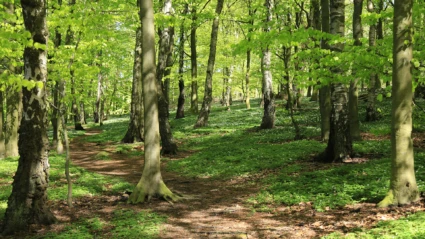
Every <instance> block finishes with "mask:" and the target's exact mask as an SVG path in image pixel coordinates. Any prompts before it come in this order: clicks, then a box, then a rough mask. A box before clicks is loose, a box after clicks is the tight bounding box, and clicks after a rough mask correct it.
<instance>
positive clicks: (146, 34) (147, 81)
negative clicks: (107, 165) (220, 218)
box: [128, 0, 178, 204]
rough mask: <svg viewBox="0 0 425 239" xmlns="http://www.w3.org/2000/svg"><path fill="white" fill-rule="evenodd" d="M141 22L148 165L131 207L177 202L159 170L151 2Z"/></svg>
mask: <svg viewBox="0 0 425 239" xmlns="http://www.w3.org/2000/svg"><path fill="white" fill-rule="evenodd" d="M139 4H140V13H141V19H142V20H141V21H142V32H143V34H142V36H143V47H142V80H143V104H144V108H145V111H144V117H145V125H144V127H145V137H144V138H145V162H144V166H143V173H142V177H141V178H140V180H139V182H138V183H137V185H136V187H135V189H134V191H133V193H132V194H131V195H130V197H129V199H128V202H129V203H133V204H136V203H140V202H144V201H145V200H146V198H147V199H148V200H149V199H150V198H151V197H154V196H159V197H162V198H164V199H166V200H171V201H174V200H177V199H178V197H177V196H176V195H175V194H173V193H172V192H171V191H170V190H169V189H168V188H167V186H166V185H165V183H164V181H163V180H162V176H161V170H160V143H159V140H160V136H159V122H158V121H159V120H158V84H157V81H156V70H155V30H154V22H153V18H154V14H153V3H152V0H144V1H140V3H139Z"/></svg>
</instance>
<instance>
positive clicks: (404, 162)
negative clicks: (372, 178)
mask: <svg viewBox="0 0 425 239" xmlns="http://www.w3.org/2000/svg"><path fill="white" fill-rule="evenodd" d="M412 6H413V1H412V0H405V1H401V0H395V3H394V19H393V20H394V25H393V33H394V36H393V76H392V83H393V87H392V110H391V162H392V163H391V180H390V190H389V192H388V194H387V196H386V197H385V198H384V199H383V200H382V201H381V202H380V203H379V204H378V206H380V207H386V206H389V205H403V204H409V203H411V202H415V201H417V200H419V191H418V187H417V184H416V177H415V168H414V155H413V142H412V97H413V93H412V71H413V69H412V68H413V66H412V63H411V62H412V53H413V51H412V45H413V42H412V40H413V32H412V31H411V28H412V27H413V23H412Z"/></svg>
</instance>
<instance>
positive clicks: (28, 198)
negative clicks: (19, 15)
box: [2, 0, 55, 235]
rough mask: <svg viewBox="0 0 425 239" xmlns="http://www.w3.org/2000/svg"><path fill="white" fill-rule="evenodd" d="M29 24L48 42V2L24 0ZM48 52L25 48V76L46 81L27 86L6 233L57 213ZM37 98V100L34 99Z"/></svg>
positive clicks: (52, 219) (39, 39)
mask: <svg viewBox="0 0 425 239" xmlns="http://www.w3.org/2000/svg"><path fill="white" fill-rule="evenodd" d="M21 5H22V12H23V17H24V23H25V28H26V29H27V30H28V31H29V32H30V33H31V36H32V40H33V41H34V43H38V44H40V45H43V46H46V43H47V36H48V30H47V25H46V12H47V11H46V2H45V1H44V0H32V1H28V0H22V1H21ZM46 63H47V52H46V51H45V50H42V48H35V47H28V46H27V47H26V48H25V50H24V68H25V72H24V77H25V79H26V80H34V81H36V82H40V83H41V84H42V87H41V88H38V87H35V88H33V89H31V90H28V89H27V88H23V98H22V99H23V100H22V102H23V117H22V121H21V126H20V129H19V133H20V137H19V143H18V147H19V154H20V158H19V162H18V169H17V171H16V174H15V176H14V180H13V184H12V186H13V188H12V194H11V195H10V197H9V199H8V207H7V210H6V214H5V218H4V222H3V232H2V233H3V235H9V234H13V233H15V232H21V231H27V230H28V229H29V226H30V224H44V225H47V224H51V223H53V222H55V217H54V215H53V214H52V213H51V212H50V209H49V207H48V204H47V188H48V182H49V159H48V151H49V150H48V147H49V140H48V138H47V121H48V120H47V102H46V91H45V85H46V78H47V77H46V76H47V68H46V66H47V64H46ZM34 99H37V100H34Z"/></svg>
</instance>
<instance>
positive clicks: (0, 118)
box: [0, 91, 6, 159]
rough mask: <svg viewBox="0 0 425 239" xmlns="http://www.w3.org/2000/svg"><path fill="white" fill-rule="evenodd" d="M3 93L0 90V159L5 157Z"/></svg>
mask: <svg viewBox="0 0 425 239" xmlns="http://www.w3.org/2000/svg"><path fill="white" fill-rule="evenodd" d="M3 103H4V93H3V91H0V159H2V158H4V157H5V150H6V148H5V144H4V114H3V112H4V107H3Z"/></svg>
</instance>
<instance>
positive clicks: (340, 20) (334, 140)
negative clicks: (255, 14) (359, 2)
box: [320, 0, 353, 162]
mask: <svg viewBox="0 0 425 239" xmlns="http://www.w3.org/2000/svg"><path fill="white" fill-rule="evenodd" d="M329 9H330V20H331V21H330V22H331V25H330V32H331V34H334V35H339V36H344V31H345V27H344V23H345V12H344V9H345V5H344V1H343V0H331V1H330V8H329ZM343 48H344V45H343V43H337V44H333V45H332V46H331V50H332V51H334V52H336V53H338V52H342V51H343ZM331 71H332V73H333V77H334V79H335V80H334V83H332V84H331V102H332V103H331V106H332V108H331V119H330V131H329V140H328V144H327V147H326V149H325V152H324V153H323V154H322V155H320V160H322V161H324V162H343V161H344V160H345V159H347V158H349V157H350V155H351V154H352V151H353V146H352V141H351V134H350V119H349V117H348V116H349V114H348V92H347V88H346V86H345V84H344V83H342V82H340V81H341V79H338V78H339V76H340V75H341V74H343V72H341V69H340V68H339V66H334V67H333V69H332V70H331Z"/></svg>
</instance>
